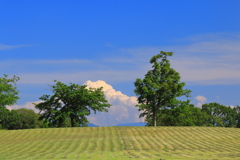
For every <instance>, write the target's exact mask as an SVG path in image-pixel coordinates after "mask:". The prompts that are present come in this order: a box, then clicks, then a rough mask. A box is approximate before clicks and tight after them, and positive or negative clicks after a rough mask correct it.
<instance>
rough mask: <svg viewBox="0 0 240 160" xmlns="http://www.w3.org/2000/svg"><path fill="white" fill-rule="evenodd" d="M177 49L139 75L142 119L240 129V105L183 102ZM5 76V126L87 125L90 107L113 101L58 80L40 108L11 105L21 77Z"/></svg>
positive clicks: (1, 102) (0, 86) (0, 125)
mask: <svg viewBox="0 0 240 160" xmlns="http://www.w3.org/2000/svg"><path fill="white" fill-rule="evenodd" d="M172 55H173V52H164V51H161V52H160V53H159V54H157V55H155V56H153V57H152V58H151V59H150V63H151V64H152V70H149V71H148V72H147V74H146V75H145V77H144V79H140V78H138V79H136V81H135V82H134V85H135V90H134V92H135V94H136V96H137V98H138V99H137V101H138V104H137V105H136V107H138V108H139V109H138V110H139V111H143V112H142V113H141V114H140V115H139V118H141V117H144V118H145V122H146V123H147V124H146V126H210V127H234V128H240V106H238V105H237V106H236V107H234V108H231V107H230V106H228V107H227V106H224V105H221V104H219V103H215V102H214V103H208V104H203V105H202V108H198V107H195V106H194V105H193V104H190V100H186V101H181V100H178V99H177V98H178V97H182V96H186V97H187V98H188V97H190V93H191V91H190V90H188V89H183V88H184V86H185V85H186V84H185V83H184V82H180V78H181V77H180V74H179V73H178V72H176V71H175V70H174V69H173V68H171V67H170V61H169V60H168V59H167V57H168V56H172ZM7 77H8V76H7V75H6V74H4V77H0V129H30V128H57V127H87V126H88V123H89V121H88V119H87V118H86V116H88V115H90V113H91V111H93V112H94V113H95V114H96V112H97V111H98V112H108V109H107V108H109V107H111V104H109V103H108V101H107V100H106V98H105V95H104V92H103V90H102V89H103V88H102V87H100V88H91V87H90V88H88V87H87V86H86V85H78V84H73V83H70V84H69V85H67V84H64V83H62V82H60V81H57V80H54V82H55V83H56V84H55V85H52V86H50V88H51V91H52V92H53V95H43V96H41V97H40V98H39V99H40V100H43V101H44V102H42V103H39V104H34V103H33V104H34V105H35V108H36V109H39V110H40V112H39V113H35V112H34V111H33V110H31V109H25V108H21V109H17V110H8V109H7V108H6V106H9V105H13V104H15V103H16V101H17V100H18V99H19V97H18V93H19V91H18V90H17V87H16V86H15V85H16V82H17V81H18V80H19V79H20V78H19V77H17V76H14V77H13V78H12V79H8V78H7Z"/></svg>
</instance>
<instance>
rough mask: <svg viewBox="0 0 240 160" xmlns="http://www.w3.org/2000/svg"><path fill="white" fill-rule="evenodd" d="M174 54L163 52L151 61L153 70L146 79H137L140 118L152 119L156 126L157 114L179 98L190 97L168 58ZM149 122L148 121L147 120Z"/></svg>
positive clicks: (136, 91) (136, 90)
mask: <svg viewBox="0 0 240 160" xmlns="http://www.w3.org/2000/svg"><path fill="white" fill-rule="evenodd" d="M172 55H173V52H164V51H161V52H160V54H157V55H155V56H153V57H152V58H151V59H150V63H151V64H152V68H153V69H152V70H150V71H148V72H147V74H146V75H145V78H144V79H143V80H142V79H140V78H138V79H136V82H135V83H134V85H135V87H136V89H135V90H134V92H135V93H136V95H137V96H138V103H139V105H136V107H139V111H143V113H142V114H140V117H144V116H146V117H152V122H151V124H152V125H153V126H156V125H157V124H156V119H157V113H158V112H160V110H161V109H163V108H164V107H165V106H168V105H170V104H171V103H173V102H174V101H175V99H176V98H177V97H181V96H186V97H189V96H190V92H191V91H190V90H187V89H186V90H184V89H183V87H184V86H185V83H184V82H180V78H181V77H180V75H179V73H178V72H176V71H175V70H174V69H173V68H171V67H170V61H169V60H167V57H168V56H172ZM147 120H148V119H147Z"/></svg>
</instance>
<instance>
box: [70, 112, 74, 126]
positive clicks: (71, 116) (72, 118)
mask: <svg viewBox="0 0 240 160" xmlns="http://www.w3.org/2000/svg"><path fill="white" fill-rule="evenodd" d="M70 118H71V127H74V117H73V115H72V114H70Z"/></svg>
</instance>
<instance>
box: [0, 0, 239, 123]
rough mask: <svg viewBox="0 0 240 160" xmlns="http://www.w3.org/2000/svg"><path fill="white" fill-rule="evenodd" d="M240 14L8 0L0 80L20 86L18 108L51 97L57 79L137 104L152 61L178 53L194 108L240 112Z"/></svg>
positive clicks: (201, 5)
mask: <svg viewBox="0 0 240 160" xmlns="http://www.w3.org/2000/svg"><path fill="white" fill-rule="evenodd" d="M239 6H240V2H239V1H238V0H231V1H225V0H212V1H202V0H196V1H179V0H172V1H158V0H153V1H144V0H139V1H128V0H115V1H108V0H105V1H104V0H103V1H101V2H100V1H97V0H93V1H71V2H69V1H51V2H49V1H28V0H26V1H24V2H19V1H17V0H12V1H7V0H3V1H0V21H1V22H3V23H2V25H0V76H3V74H7V75H9V77H13V75H16V76H18V77H20V78H21V79H20V80H19V81H18V83H17V87H18V90H20V93H19V97H20V99H19V100H18V105H19V106H23V105H25V106H26V107H30V106H29V105H28V104H31V103H32V102H36V101H38V100H39V99H38V98H39V97H40V96H41V95H43V94H51V92H50V91H47V90H46V88H47V85H48V84H51V85H52V84H53V80H54V79H57V80H59V81H61V82H63V83H66V84H68V83H70V82H72V83H76V84H79V85H82V84H83V83H85V82H86V81H88V80H91V81H92V82H95V81H97V80H103V81H105V82H106V83H107V84H109V85H111V86H112V87H113V89H115V90H116V91H121V92H122V93H123V94H125V95H127V96H128V97H130V96H133V95H134V93H133V90H134V85H133V83H134V81H135V79H136V78H144V77H143V76H144V74H145V73H146V72H147V71H148V70H150V69H151V65H149V62H148V61H149V58H151V57H152V56H153V55H156V54H157V53H159V51H161V50H163V51H169V52H174V56H173V57H171V58H170V59H169V60H170V62H171V64H172V67H173V68H174V69H175V70H176V71H177V72H179V73H180V75H181V76H182V81H184V82H186V88H187V89H190V90H191V91H192V93H191V95H192V97H191V98H190V100H191V103H193V104H194V105H198V106H199V107H200V106H201V105H202V104H204V103H209V102H217V103H220V104H223V105H233V106H236V105H239V104H240V93H239V92H240V90H239V88H240V65H239V64H240V63H239V60H240V54H239V53H240V47H239V46H240V19H239V17H240V10H239ZM109 94H110V93H109ZM115 103H116V104H115V105H118V104H121V105H124V103H122V101H121V102H120V101H118V102H117V101H116V102H115ZM117 103H118V104H117ZM31 107H33V106H31ZM123 107H125V106H123ZM120 123H122V122H120Z"/></svg>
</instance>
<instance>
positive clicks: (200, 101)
mask: <svg viewBox="0 0 240 160" xmlns="http://www.w3.org/2000/svg"><path fill="white" fill-rule="evenodd" d="M194 99H196V100H197V105H196V106H197V107H199V108H201V107H202V105H203V103H205V102H207V98H206V97H204V96H200V95H199V96H196V97H194Z"/></svg>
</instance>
